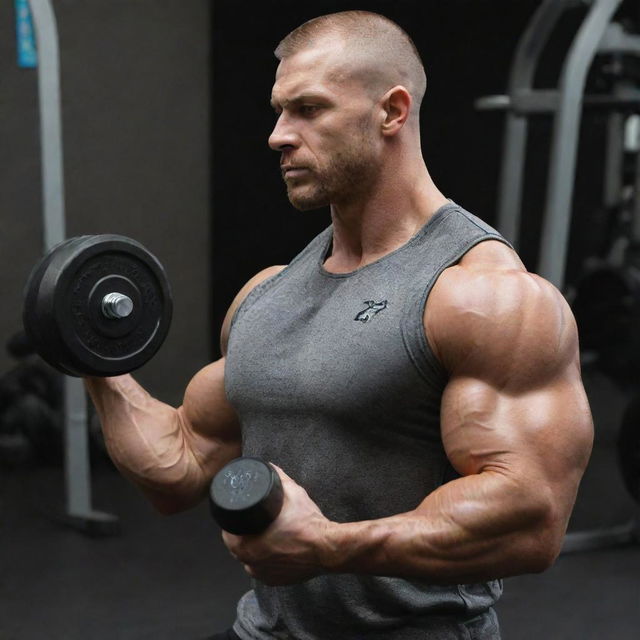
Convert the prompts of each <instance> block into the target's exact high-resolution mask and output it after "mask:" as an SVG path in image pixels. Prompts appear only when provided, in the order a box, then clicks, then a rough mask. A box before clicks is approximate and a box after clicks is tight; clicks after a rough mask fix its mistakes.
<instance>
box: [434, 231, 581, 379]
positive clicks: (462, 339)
mask: <svg viewBox="0 0 640 640" xmlns="http://www.w3.org/2000/svg"><path fill="white" fill-rule="evenodd" d="M424 325H425V333H426V335H427V339H428V341H429V344H430V345H431V347H432V349H433V351H434V353H435V354H436V357H438V359H439V360H440V361H441V362H442V364H443V365H444V366H445V368H446V369H447V370H448V371H449V372H450V373H453V374H455V373H459V374H466V373H468V374H469V375H478V376H480V377H483V378H492V377H493V378H499V377H500V376H502V375H508V376H509V380H510V382H511V383H517V379H518V376H517V375H515V374H514V371H513V370H514V368H517V370H518V371H519V372H522V371H523V370H525V369H526V370H527V372H528V373H527V374H526V381H527V384H529V385H530V384H531V383H532V376H533V377H535V375H538V373H541V374H543V375H544V376H545V377H548V376H549V375H553V372H554V370H556V369H557V370H558V371H560V370H562V369H564V368H566V367H567V366H568V365H569V364H570V363H571V362H575V360H576V357H577V351H578V342H577V330H576V327H575V321H574V319H573V314H572V313H571V310H570V309H569V306H568V304H567V303H566V301H565V299H564V297H563V296H562V294H561V293H560V292H559V291H558V290H557V289H556V288H555V287H554V286H553V285H552V284H551V283H549V282H547V281H546V280H544V279H543V278H541V277H539V276H537V275H535V274H533V273H529V272H528V271H526V269H525V268H524V266H523V264H522V262H521V261H520V259H519V258H518V256H517V254H516V253H515V252H514V251H513V250H511V249H510V248H509V247H507V246H506V245H504V244H502V243H500V242H496V241H487V242H483V243H481V244H479V245H477V246H476V247H474V248H473V249H471V250H470V251H469V252H468V253H467V254H466V255H465V256H464V257H463V259H462V260H461V261H460V262H459V263H458V264H457V265H455V266H453V267H450V268H448V269H446V270H445V271H444V272H443V273H442V274H441V276H440V278H438V280H437V282H436V284H435V285H434V287H433V290H432V292H431V294H430V295H429V299H428V302H427V306H426V309H425V314H424ZM495 382H496V383H500V382H501V381H500V380H495Z"/></svg>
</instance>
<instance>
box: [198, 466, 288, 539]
mask: <svg viewBox="0 0 640 640" xmlns="http://www.w3.org/2000/svg"><path fill="white" fill-rule="evenodd" d="M283 501H284V491H283V489H282V482H280V476H278V473H277V472H276V470H275V469H274V468H273V467H272V466H271V465H270V464H268V463H267V462H265V461H264V460H261V459H260V458H251V457H248V456H244V457H241V458H236V459H235V460H232V461H231V462H230V463H229V464H227V465H226V466H225V467H223V468H222V469H221V470H220V471H219V472H218V473H217V474H216V476H215V477H214V478H213V481H212V482H211V488H210V490H209V506H210V507H211V514H212V515H213V518H214V519H215V520H216V522H217V523H218V524H219V525H220V526H221V527H222V528H223V529H224V530H225V531H228V532H229V533H234V534H236V535H239V536H241V535H248V534H257V533H262V532H263V531H264V530H265V529H266V528H267V527H268V526H269V525H270V524H271V523H272V522H273V521H274V520H275V519H276V518H277V517H278V514H279V513H280V509H281V508H282V503H283Z"/></svg>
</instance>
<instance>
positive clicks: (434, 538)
mask: <svg viewBox="0 0 640 640" xmlns="http://www.w3.org/2000/svg"><path fill="white" fill-rule="evenodd" d="M547 505H548V503H547V501H546V500H545V499H544V495H543V492H541V494H540V495H539V494H535V493H534V494H533V495H532V492H531V490H530V489H529V490H527V489H523V488H521V487H519V486H518V485H516V484H515V483H513V482H510V481H508V480H507V479H505V477H504V476H503V475H502V474H498V473H493V472H485V473H481V474H475V475H472V476H466V477H464V478H460V479H457V480H454V481H452V482H449V483H447V484H445V485H443V486H442V487H440V488H439V489H437V490H436V491H434V492H433V493H432V494H431V495H429V496H428V497H427V498H426V499H425V500H424V501H423V502H422V503H421V504H420V505H419V506H418V508H416V509H415V510H413V511H410V512H407V513H403V514H399V515H395V516H391V517H388V518H383V519H380V520H371V521H366V522H353V523H346V524H337V523H332V525H331V526H330V527H329V529H328V531H327V535H326V537H325V538H324V540H323V542H322V544H321V551H320V555H321V562H322V564H323V566H324V568H325V569H326V570H327V571H329V572H331V573H365V574H373V575H387V576H400V577H414V578H422V579H425V580H428V581H430V582H432V583H436V584H437V583H441V584H447V583H453V584H462V583H470V582H479V581H486V580H490V579H495V578H502V577H507V576H509V575H517V574H521V573H531V572H537V571H541V570H543V569H544V568H546V567H547V566H548V565H549V563H550V561H551V560H552V558H551V557H550V555H551V556H554V554H553V553H551V554H550V553H549V548H550V547H556V546H557V540H555V539H553V540H552V539H551V538H556V537H557V527H555V528H554V526H553V525H552V523H551V519H550V515H549V510H548V506H547Z"/></svg>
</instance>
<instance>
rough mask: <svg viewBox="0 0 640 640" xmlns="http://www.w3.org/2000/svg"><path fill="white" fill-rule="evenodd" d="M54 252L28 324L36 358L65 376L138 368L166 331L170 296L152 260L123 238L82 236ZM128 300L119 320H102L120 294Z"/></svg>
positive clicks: (127, 370)
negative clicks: (129, 308)
mask: <svg viewBox="0 0 640 640" xmlns="http://www.w3.org/2000/svg"><path fill="white" fill-rule="evenodd" d="M76 240H77V242H75V243H73V244H72V243H71V242H70V243H68V244H66V245H61V246H60V247H59V249H58V250H57V251H55V252H53V255H52V256H51V257H50V259H49V261H48V264H47V265H46V268H45V269H44V272H43V273H42V277H41V284H40V287H39V293H38V298H37V304H36V305H35V308H36V314H35V316H36V317H35V319H34V322H35V324H37V325H38V327H39V328H40V344H41V346H42V345H44V347H43V349H42V356H43V358H44V359H45V360H47V361H48V362H50V363H51V364H52V365H53V366H56V367H57V368H58V369H60V370H63V371H65V372H66V373H70V374H71V375H78V376H79V375H95V376H114V375H120V374H121V373H127V372H130V371H133V370H135V369H137V368H138V367H140V366H142V365H143V364H144V363H145V362H146V361H147V360H149V358H151V357H152V356H153V355H154V354H155V352H156V351H157V350H158V348H159V347H160V345H161V344H162V342H163V341H164V338H165V337H166V334H167V332H168V329H169V325H170V322H171V313H172V302H171V291H170V287H169V284H168V282H167V279H166V276H165V273H164V269H163V268H162V266H161V265H160V263H159V262H158V260H157V259H156V258H155V257H154V256H153V255H152V254H151V253H149V252H148V251H147V250H146V249H145V248H144V247H143V246H142V245H140V244H139V243H138V242H136V241H135V240H131V239H129V238H126V237H124V236H117V235H111V234H110V235H101V236H83V237H81V238H78V239H76ZM118 289H122V290H121V291H119V292H120V293H126V294H127V295H129V297H131V298H132V300H134V307H135V308H134V312H133V313H132V314H131V316H130V317H128V318H124V319H117V320H110V319H107V318H105V317H104V316H103V314H102V311H101V301H102V298H103V297H104V295H105V294H106V293H110V292H111V291H113V290H118Z"/></svg>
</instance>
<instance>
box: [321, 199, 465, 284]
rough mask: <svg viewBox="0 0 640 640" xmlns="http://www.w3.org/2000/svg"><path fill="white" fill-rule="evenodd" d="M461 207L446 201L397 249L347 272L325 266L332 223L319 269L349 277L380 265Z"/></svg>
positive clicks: (335, 276)
mask: <svg viewBox="0 0 640 640" xmlns="http://www.w3.org/2000/svg"><path fill="white" fill-rule="evenodd" d="M459 208H460V207H459V206H458V205H457V204H456V203H455V202H454V201H453V200H449V202H446V203H445V204H443V205H442V206H441V207H439V208H438V209H436V212H435V213H434V214H433V215H432V216H431V217H430V218H429V220H427V221H426V222H425V223H424V224H423V225H422V227H420V229H418V231H416V233H415V234H414V235H413V236H411V238H409V240H407V241H406V242H405V243H404V244H402V245H400V246H399V247H398V248H397V249H394V250H393V251H390V252H389V253H385V254H384V255H383V256H380V257H379V258H378V259H377V260H374V261H373V262H369V263H368V264H365V265H363V266H361V267H358V268H357V269H354V270H353V271H347V272H345V273H333V272H332V271H327V269H325V268H324V263H325V261H326V260H327V258H328V255H329V251H330V249H331V245H332V244H333V225H331V226H330V227H329V228H328V230H327V231H328V234H327V239H326V241H325V243H324V247H323V249H322V251H321V252H320V258H319V260H318V269H319V270H320V273H321V274H322V275H324V276H326V277H328V278H348V277H350V276H353V275H356V274H358V273H360V272H362V271H364V270H365V269H368V268H369V267H373V266H374V265H378V264H380V263H381V262H384V261H386V260H387V259H388V258H391V257H392V256H394V255H396V254H397V253H399V252H401V251H404V250H405V249H407V248H408V247H409V246H411V245H412V244H414V243H415V242H416V241H417V240H418V239H419V238H421V237H422V236H423V235H424V234H425V233H427V231H428V230H429V229H430V228H431V227H432V226H433V225H434V224H435V223H436V222H437V221H439V220H441V219H442V217H443V216H444V215H445V214H446V213H448V212H449V211H450V210H453V209H459Z"/></svg>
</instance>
